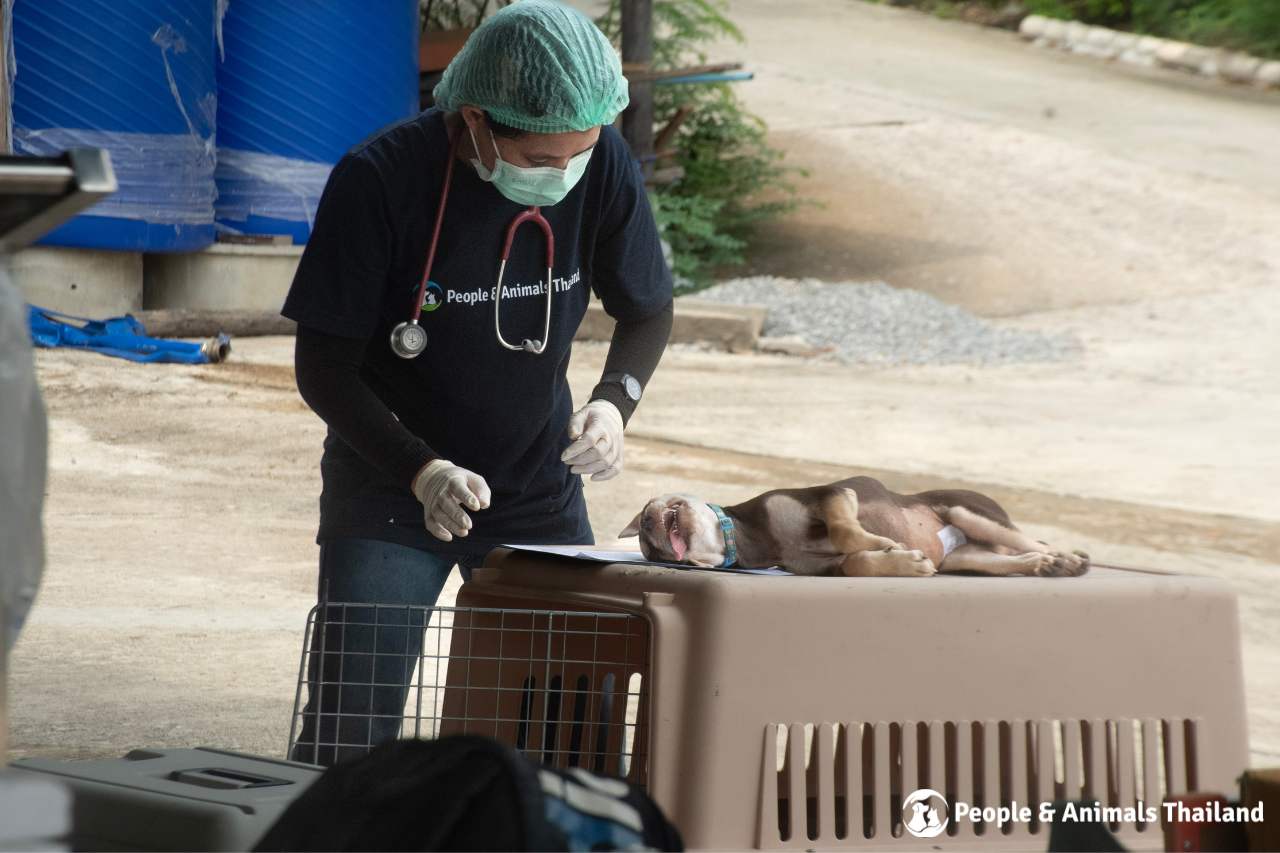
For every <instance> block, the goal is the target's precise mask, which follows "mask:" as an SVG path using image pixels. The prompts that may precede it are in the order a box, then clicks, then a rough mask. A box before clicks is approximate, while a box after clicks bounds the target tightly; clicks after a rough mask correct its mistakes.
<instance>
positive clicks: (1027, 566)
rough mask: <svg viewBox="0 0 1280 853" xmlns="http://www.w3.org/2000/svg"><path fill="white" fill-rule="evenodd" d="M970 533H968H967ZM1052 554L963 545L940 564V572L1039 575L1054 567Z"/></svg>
mask: <svg viewBox="0 0 1280 853" xmlns="http://www.w3.org/2000/svg"><path fill="white" fill-rule="evenodd" d="M965 535H968V534H965ZM1052 565H1053V557H1052V555H1050V554H1041V553H1039V552H1035V551H1033V552H1030V553H1027V554H1014V555H1010V554H997V553H996V552H995V551H991V550H988V549H987V548H985V547H983V546H982V545H961V546H960V547H959V548H957V549H955V550H954V551H952V552H951V553H950V554H948V555H947V556H946V559H944V560H943V561H942V565H941V566H938V571H940V572H981V573H982V574H984V575H1038V574H1043V572H1042V571H1041V569H1044V568H1048V567H1052Z"/></svg>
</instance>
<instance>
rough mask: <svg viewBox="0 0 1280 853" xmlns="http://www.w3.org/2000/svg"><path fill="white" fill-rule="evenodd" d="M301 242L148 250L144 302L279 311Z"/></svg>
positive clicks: (148, 304)
mask: <svg viewBox="0 0 1280 853" xmlns="http://www.w3.org/2000/svg"><path fill="white" fill-rule="evenodd" d="M302 248H303V247H302V246H241V245H236V244H233V243H215V244H214V245H212V246H210V247H209V248H207V249H205V250H204V251H202V252H190V253H184V254H172V255H168V254H165V255H160V254H156V255H147V256H146V260H145V264H144V270H143V278H144V292H145V294H146V295H145V298H144V300H143V301H144V307H145V308H146V309H148V310H155V309H162V308H170V309H174V308H181V309H187V310H207V311H272V312H274V311H279V310H280V307H281V306H282V305H283V304H284V298H285V296H286V295H287V294H288V293H289V285H290V284H291V283H292V282H293V274H294V272H295V271H296V270H297V268H298V260H299V258H301V257H302Z"/></svg>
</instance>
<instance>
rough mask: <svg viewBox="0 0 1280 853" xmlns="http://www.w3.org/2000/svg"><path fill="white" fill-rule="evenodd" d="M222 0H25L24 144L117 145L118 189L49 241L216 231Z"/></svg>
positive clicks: (207, 235)
mask: <svg viewBox="0 0 1280 853" xmlns="http://www.w3.org/2000/svg"><path fill="white" fill-rule="evenodd" d="M214 7H215V0H14V3H13V9H12V12H13V51H14V58H15V67H16V71H17V74H16V77H15V79H14V85H13V147H14V151H15V152H17V153H19V154H50V153H54V152H59V151H63V150H65V149H67V148H72V147H81V146H90V147H99V148H107V149H109V150H110V152H111V160H112V165H113V166H114V167H115V172H116V178H117V180H118V182H119V185H120V189H119V191H118V192H117V193H116V194H115V195H114V196H112V197H111V198H108V199H106V200H104V201H102V202H100V203H99V204H97V205H95V206H94V207H93V208H91V209H90V210H89V211H88V212H86V213H85V214H82V215H80V216H77V217H76V218H74V219H72V220H70V221H69V222H67V223H66V224H65V225H63V226H62V227H60V228H58V229H56V230H54V231H52V232H50V233H49V234H48V235H47V236H46V237H45V238H44V239H43V240H41V241H40V242H42V243H48V244H53V245H60V246H81V247H86V248H96V249H121V250H129V251H185V250H191V249H199V248H202V247H204V246H207V245H209V244H210V243H211V242H213V237H214V224H213V197H214V183H213V169H214V156H215V150H214V139H213V134H214V114H215V112H216V109H217V97H216V94H215V83H216V81H215V73H216V72H215V69H214V23H215V20H214V19H215V14H214Z"/></svg>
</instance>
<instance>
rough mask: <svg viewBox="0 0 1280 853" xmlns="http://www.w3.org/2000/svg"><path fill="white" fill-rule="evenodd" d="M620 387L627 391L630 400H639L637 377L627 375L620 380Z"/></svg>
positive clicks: (639, 389) (638, 381)
mask: <svg viewBox="0 0 1280 853" xmlns="http://www.w3.org/2000/svg"><path fill="white" fill-rule="evenodd" d="M622 388H623V390H625V391H626V392H627V396H628V397H630V398H631V399H632V401H634V402H639V400H640V391H641V388H640V380H639V379H636V378H635V377H634V376H628V377H627V378H625V379H623V380H622Z"/></svg>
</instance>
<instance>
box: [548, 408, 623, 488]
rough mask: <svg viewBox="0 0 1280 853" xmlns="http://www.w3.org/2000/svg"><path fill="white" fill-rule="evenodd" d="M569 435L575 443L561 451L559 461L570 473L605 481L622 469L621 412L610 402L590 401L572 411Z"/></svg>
mask: <svg viewBox="0 0 1280 853" xmlns="http://www.w3.org/2000/svg"><path fill="white" fill-rule="evenodd" d="M569 438H572V439H574V442H573V444H570V445H569V446H568V447H566V448H565V450H564V453H561V454H560V461H561V462H564V463H566V464H568V465H569V466H570V468H569V470H570V471H572V472H573V473H575V474H590V475H591V479H593V480H608V479H609V478H611V477H616V476H618V474H619V473H620V472H621V471H622V413H621V412H619V411H618V407H617V406H615V405H614V404H613V403H610V402H609V401H608V400H592V401H591V402H590V403H587V404H586V405H585V406H583V407H582V408H581V409H578V411H576V412H574V413H573V415H572V416H570V418H569Z"/></svg>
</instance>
